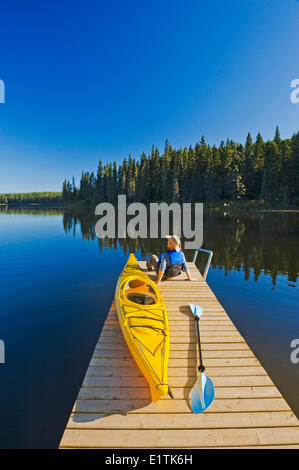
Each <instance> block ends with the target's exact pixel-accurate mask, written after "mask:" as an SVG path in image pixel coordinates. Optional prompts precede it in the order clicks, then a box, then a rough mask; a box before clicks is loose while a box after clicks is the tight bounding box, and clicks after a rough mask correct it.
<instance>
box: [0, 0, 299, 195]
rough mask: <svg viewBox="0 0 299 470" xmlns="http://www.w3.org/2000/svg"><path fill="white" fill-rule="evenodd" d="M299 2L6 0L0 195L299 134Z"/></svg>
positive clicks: (0, 61)
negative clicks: (206, 147)
mask: <svg viewBox="0 0 299 470" xmlns="http://www.w3.org/2000/svg"><path fill="white" fill-rule="evenodd" d="M298 44H299V2H298V1H297V0H221V1H220V0H215V1H210V2H208V1H206V0H180V1H178V0H159V1H156V0H150V1H145V0H118V1H115V0H105V1H104V0H84V1H82V0H80V1H79V0H63V1H61V0H60V1H58V0H52V1H48V2H45V1H40V0H35V1H33V0H26V1H24V0H0V79H2V80H3V81H4V82H5V103H4V104H0V192H21V191H42V190H54V191H55V190H60V189H61V184H62V181H63V179H64V178H65V177H68V178H71V177H72V175H75V177H76V179H77V182H78V180H79V177H80V173H81V171H82V169H85V170H89V171H92V170H96V166H97V162H98V159H99V158H100V157H101V158H102V159H103V161H104V162H105V161H110V160H117V161H120V160H122V159H123V157H124V156H126V155H128V154H129V153H130V152H131V153H132V155H133V156H134V157H139V156H140V154H141V152H142V151H145V152H146V153H148V152H150V150H151V146H152V144H155V145H156V146H158V148H159V149H160V150H161V151H162V150H163V147H164V142H165V139H166V138H168V139H169V141H170V143H171V144H172V145H173V146H175V147H184V146H189V145H190V144H191V145H195V143H196V142H197V141H198V140H199V139H200V137H201V135H202V134H204V135H205V137H206V140H207V141H208V142H209V143H210V144H214V143H215V144H219V143H220V141H221V140H225V139H226V138H227V137H229V138H231V139H234V140H236V141H240V142H244V140H245V138H246V135H247V132H248V131H250V132H251V133H252V135H253V136H254V137H255V136H256V134H257V132H258V131H260V132H261V133H262V135H263V137H264V138H266V139H268V138H271V137H272V136H273V134H274V130H275V126H276V125H278V126H279V128H280V131H281V135H282V137H290V136H291V135H292V133H293V132H294V131H298V130H299V103H298V104H293V103H292V102H291V100H290V93H291V91H292V89H291V88H290V83H291V81H292V80H293V79H296V78H299V60H298V59H299V49H298Z"/></svg>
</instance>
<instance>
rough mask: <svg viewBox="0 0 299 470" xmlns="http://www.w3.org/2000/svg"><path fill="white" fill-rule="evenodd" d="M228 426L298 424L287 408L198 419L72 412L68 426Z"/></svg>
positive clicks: (142, 427)
mask: <svg viewBox="0 0 299 470" xmlns="http://www.w3.org/2000/svg"><path fill="white" fill-rule="evenodd" d="M157 422H159V425H160V428H161V429H209V428H214V429H215V428H216V429H221V428H225V429H230V428H256V427H262V428H264V427H277V426H281V427H291V426H298V420H297V418H296V416H295V415H294V414H293V413H292V412H290V411H275V412H264V411H261V412H252V413H246V412H245V413H224V414H216V413H209V414H206V413H204V414H202V415H201V416H200V419H198V416H197V415H195V414H193V413H182V414H178V413H176V414H167V415H165V414H163V413H161V414H156V415H148V414H135V415H132V414H128V415H126V416H123V415H120V414H118V415H110V416H105V415H104V414H96V413H94V414H89V413H86V414H83V413H73V414H72V415H71V417H70V419H69V422H68V425H67V427H68V428H69V429H88V428H90V429H156V428H157Z"/></svg>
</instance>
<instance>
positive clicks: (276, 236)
mask: <svg viewBox="0 0 299 470" xmlns="http://www.w3.org/2000/svg"><path fill="white" fill-rule="evenodd" d="M96 220H97V219H96V218H95V216H94V214H93V212H92V211H90V212H87V213H84V214H82V213H73V212H65V213H64V215H63V226H64V230H65V232H66V233H68V234H71V233H73V234H75V233H76V229H78V228H79V230H80V231H81V234H82V237H83V239H84V240H95V239H97V236H96V233H95V223H96ZM298 235H299V217H298V214H297V213H281V212H279V213H278V212H277V213H272V212H271V213H242V214H237V215H235V214H232V215H230V214H227V213H226V214H223V213H221V214H220V213H218V212H208V213H205V214H204V243H203V247H205V248H208V249H212V250H213V252H214V256H213V259H212V266H213V267H214V268H219V269H224V270H225V274H226V275H227V274H228V273H229V272H230V271H232V270H235V271H242V272H244V278H245V280H248V279H249V277H250V274H251V273H253V276H254V280H255V281H257V280H258V279H259V276H260V275H261V273H264V274H267V275H269V276H271V278H272V282H273V285H275V282H276V278H277V275H278V274H284V275H287V276H288V280H289V281H290V282H296V279H297V276H298V270H299V266H298V257H297V246H298ZM98 244H99V248H100V251H101V252H102V251H103V249H104V248H109V249H111V250H115V251H116V250H118V249H122V250H123V251H124V253H125V254H126V255H127V254H128V253H130V252H132V251H133V252H134V251H139V252H140V254H141V256H142V257H143V258H144V257H146V256H148V255H149V254H150V253H158V252H161V250H163V249H164V243H163V240H161V239H149V238H147V239H139V238H138V239H131V238H126V239H108V238H106V239H103V240H102V239H101V240H100V239H98ZM186 256H187V259H188V260H189V261H190V260H191V259H192V256H193V251H192V250H187V251H186ZM204 264H205V259H203V257H199V258H198V266H199V268H200V269H203V268H204Z"/></svg>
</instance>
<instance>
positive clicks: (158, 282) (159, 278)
mask: <svg viewBox="0 0 299 470" xmlns="http://www.w3.org/2000/svg"><path fill="white" fill-rule="evenodd" d="M163 274H164V271H161V270H160V269H159V271H158V278H157V280H156V284H157V285H158V284H160V282H161V279H162V277H163Z"/></svg>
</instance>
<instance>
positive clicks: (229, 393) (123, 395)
mask: <svg viewBox="0 0 299 470" xmlns="http://www.w3.org/2000/svg"><path fill="white" fill-rule="evenodd" d="M192 388H193V384H192V385H189V386H187V385H186V386H185V387H184V388H183V387H181V388H176V387H171V390H172V393H173V395H174V397H175V399H179V400H183V399H184V398H186V397H187V396H188V395H189V394H190V393H191V390H192ZM215 395H216V397H217V399H221V398H277V397H281V394H280V393H279V391H278V390H277V388H276V387H273V386H272V387H271V386H269V387H215ZM144 398H146V399H150V390H149V387H144V388H133V389H125V388H119V387H116V388H111V387H107V388H105V387H84V386H83V387H81V390H80V392H79V395H78V399H79V400H91V399H94V400H129V399H133V400H137V399H144ZM162 400H171V398H170V397H169V396H168V395H166V396H165V397H162Z"/></svg>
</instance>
